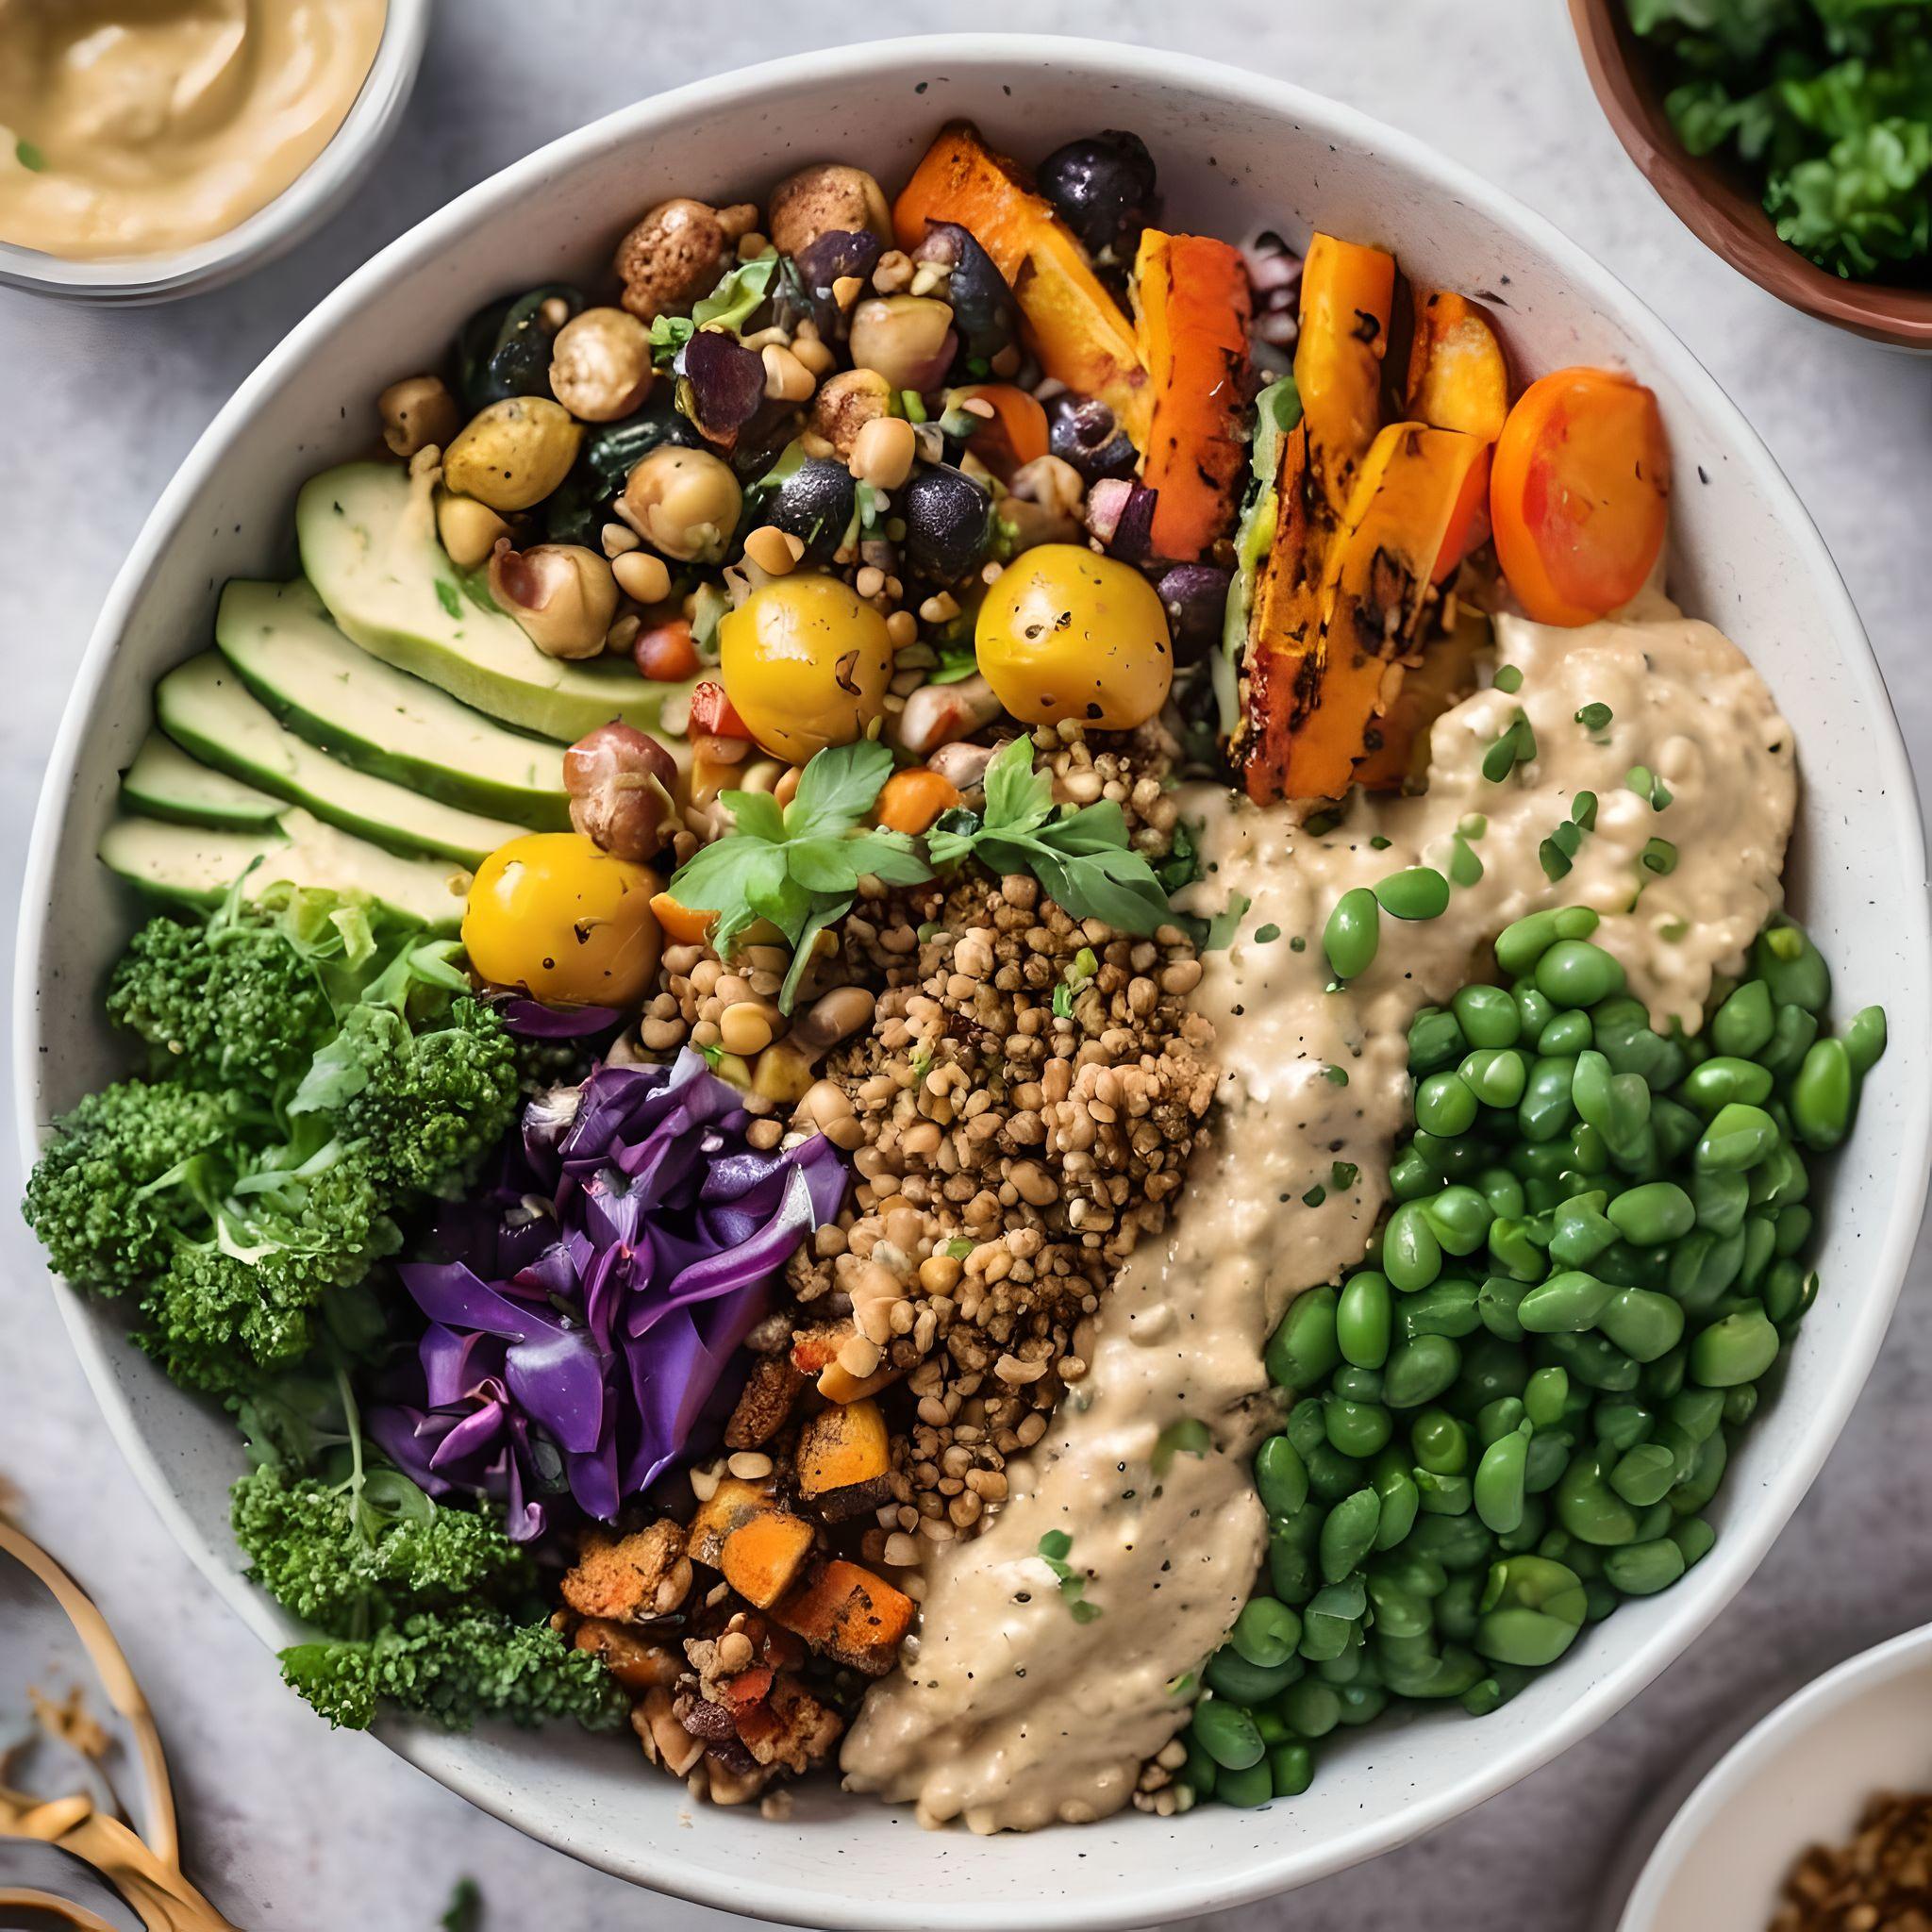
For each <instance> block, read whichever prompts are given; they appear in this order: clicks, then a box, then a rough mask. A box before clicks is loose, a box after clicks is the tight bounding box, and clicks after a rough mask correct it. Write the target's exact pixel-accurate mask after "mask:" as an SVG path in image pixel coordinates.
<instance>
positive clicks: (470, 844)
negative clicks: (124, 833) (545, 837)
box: [155, 651, 524, 866]
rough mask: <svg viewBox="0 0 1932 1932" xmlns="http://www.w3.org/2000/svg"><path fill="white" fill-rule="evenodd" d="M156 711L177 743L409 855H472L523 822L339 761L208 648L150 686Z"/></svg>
mask: <svg viewBox="0 0 1932 1932" xmlns="http://www.w3.org/2000/svg"><path fill="white" fill-rule="evenodd" d="M155 717H156V718H157V719H158V721H159V724H160V727H161V729H162V730H163V731H165V732H166V733H167V734H168V736H169V737H170V738H172V739H173V740H174V741H175V743H176V744H178V745H180V746H181V748H182V749H183V750H184V751H187V752H189V753H191V754H192V756H193V757H195V758H201V759H203V760H204V761H205V762H207V763H208V764H210V765H213V766H214V767H215V768H216V769H217V770H218V771H222V772H226V773H228V774H230V775H231V776H233V777H237V778H242V779H252V780H254V781H255V783H257V784H258V785H259V786H260V787H261V788H262V789H263V790H264V791H272V792H274V793H275V795H276V796H277V797H280V798H284V799H287V800H288V801H289V802H290V803H291V804H292V805H301V806H306V807H308V809H309V810H310V811H312V812H313V813H314V814H315V816H316V817H317V818H319V819H321V820H322V821H323V822H324V824H331V825H334V826H336V827H338V828H339V829H340V830H341V831H344V832H354V833H355V834H356V835H357V836H358V838H363V839H369V840H373V841H375V843H376V844H378V845H386V846H388V847H389V848H390V850H391V851H392V852H401V853H403V854H405V855H407V856H408V857H410V858H415V857H418V856H423V857H427V858H454V859H456V860H457V861H458V863H459V864H462V865H468V866H477V865H481V864H482V862H483V860H484V858H486V857H487V856H488V855H489V854H490V853H491V852H494V851H495V850H496V848H497V847H498V846H499V845H507V844H508V842H509V841H510V840H512V839H514V838H516V837H517V836H518V835H519V834H520V833H521V832H522V831H523V829H524V828H523V827H522V826H521V825H512V824H508V823H507V822H506V821H504V820H502V819H487V818H483V817H480V816H479V815H478V814H476V813H475V812H470V811H458V809H457V808H456V807H455V806H453V805H443V804H441V802H440V801H438V800H436V799H434V798H423V797H419V796H418V795H417V794H416V793H415V792H413V791H409V790H408V787H406V786H402V785H391V783H390V781H389V780H388V779H387V778H372V777H371V776H370V775H369V774H368V773H367V772H358V771H354V770H352V769H351V768H350V767H349V766H347V765H339V764H338V763H337V762H336V761H335V759H334V758H330V757H329V755H328V754H327V753H326V752H322V751H317V750H316V748H315V747H314V746H313V745H312V744H310V743H308V741H306V740H305V739H300V738H297V737H296V736H295V734H294V733H293V732H292V731H284V730H283V729H282V727H281V726H280V725H279V724H276V723H275V713H274V712H273V711H271V710H270V709H269V708H268V707H267V706H266V705H263V704H260V703H258V701H257V700H256V699H255V698H253V697H251V696H250V695H249V692H248V688H247V687H246V686H245V685H244V684H243V683H242V680H241V678H240V677H238V676H237V675H236V674H235V672H234V670H233V669H232V668H231V667H230V665H229V663H228V660H227V659H226V658H224V657H223V656H222V655H221V654H220V653H219V652H217V651H204V652H203V653H202V654H201V656H200V657H198V658H190V659H189V660H188V662H187V663H185V664H180V665H176V666H175V669H174V670H173V671H171V672H169V673H168V675H166V676H165V677H164V678H162V679H161V681H160V683H159V684H158V685H157V686H156V687H155Z"/></svg>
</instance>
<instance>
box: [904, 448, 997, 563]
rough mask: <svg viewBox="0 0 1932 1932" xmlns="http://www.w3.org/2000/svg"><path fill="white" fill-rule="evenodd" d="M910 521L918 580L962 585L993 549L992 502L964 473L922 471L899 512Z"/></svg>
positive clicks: (910, 559) (908, 552)
mask: <svg viewBox="0 0 1932 1932" xmlns="http://www.w3.org/2000/svg"><path fill="white" fill-rule="evenodd" d="M894 508H896V509H897V510H898V513H899V514H900V515H901V516H902V517H904V518H905V520H906V543H905V557H906V561H907V563H908V566H909V567H910V568H911V570H912V572H913V574H914V575H916V576H921V577H924V578H925V579H926V580H927V581H928V582H930V583H936V584H957V583H958V582H959V581H960V580H961V579H962V578H965V577H969V576H971V575H973V573H974V571H975V570H977V569H978V568H979V566H980V565H981V564H982V563H983V562H985V560H986V553H987V552H988V550H989V549H991V546H992V498H991V496H989V495H988V494H987V493H986V491H984V490H982V489H981V488H980V487H979V485H978V484H977V483H975V482H974V480H973V478H972V477H971V476H969V475H966V474H965V472H964V471H962V470H953V469H946V468H934V469H920V470H917V471H915V472H914V473H913V475H911V477H910V478H909V479H908V482H907V484H906V487H905V488H904V489H903V490H901V491H899V492H898V499H897V502H896V504H895V506H894Z"/></svg>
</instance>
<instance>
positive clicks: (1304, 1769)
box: [1268, 1744, 1315, 1798]
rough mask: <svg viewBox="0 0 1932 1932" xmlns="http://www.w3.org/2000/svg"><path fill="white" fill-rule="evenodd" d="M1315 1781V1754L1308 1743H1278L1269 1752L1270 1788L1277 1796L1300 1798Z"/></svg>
mask: <svg viewBox="0 0 1932 1932" xmlns="http://www.w3.org/2000/svg"><path fill="white" fill-rule="evenodd" d="M1314 1781H1315V1754H1314V1753H1313V1752H1312V1751H1310V1750H1309V1749H1308V1747H1307V1745H1306V1744H1277V1745H1276V1746H1275V1747H1274V1750H1272V1751H1271V1752H1269V1754H1268V1782H1269V1788H1270V1790H1273V1792H1274V1795H1275V1796H1276V1797H1277V1798H1298V1797H1300V1796H1301V1794H1302V1793H1303V1792H1304V1791H1305V1790H1307V1788H1308V1787H1309V1786H1310V1785H1311V1784H1313V1783H1314Z"/></svg>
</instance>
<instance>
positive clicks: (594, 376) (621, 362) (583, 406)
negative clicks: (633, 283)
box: [550, 308, 653, 423]
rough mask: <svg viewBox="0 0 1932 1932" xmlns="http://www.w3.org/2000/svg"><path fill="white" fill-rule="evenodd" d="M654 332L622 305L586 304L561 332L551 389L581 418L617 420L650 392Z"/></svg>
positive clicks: (554, 352) (554, 354)
mask: <svg viewBox="0 0 1932 1932" xmlns="http://www.w3.org/2000/svg"><path fill="white" fill-rule="evenodd" d="M652 374H653V371H652V368H651V332H650V330H649V329H648V328H646V327H645V326H644V325H643V324H642V323H641V322H640V321H639V320H638V319H637V317H636V316H635V315H629V314H626V313H625V310H623V309H622V308H586V309H585V310H584V312H583V313H582V314H581V315H577V316H574V317H572V319H571V320H570V321H569V322H567V323H565V324H564V325H563V326H562V328H560V329H559V330H558V332H557V341H556V344H555V345H554V347H553V348H552V351H551V357H550V390H551V393H552V394H553V395H555V396H556V398H557V400H558V402H559V403H561V404H562V405H563V407H564V408H566V409H568V410H569V411H570V412H571V414H572V415H573V416H575V418H576V419H577V421H578V422H580V423H615V422H616V421H617V420H618V418H619V417H621V416H628V415H629V414H630V412H631V411H632V410H633V409H635V408H637V407H638V405H639V404H640V403H641V402H642V401H643V399H644V398H645V396H647V395H648V394H649V393H650V391H651V377H652Z"/></svg>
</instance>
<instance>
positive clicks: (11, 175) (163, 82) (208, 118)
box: [0, 0, 388, 259]
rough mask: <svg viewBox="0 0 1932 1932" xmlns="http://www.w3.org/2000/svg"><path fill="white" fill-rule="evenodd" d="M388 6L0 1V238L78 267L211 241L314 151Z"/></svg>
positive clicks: (370, 57)
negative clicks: (72, 261)
mask: <svg viewBox="0 0 1932 1932" xmlns="http://www.w3.org/2000/svg"><path fill="white" fill-rule="evenodd" d="M387 12H388V0H0V242H14V243H16V244H17V245H18V246H20V247H23V248H37V249H40V250H41V251H42V253H43V254H47V255H58V256H64V257H67V258H73V259H84V258H92V257H97V256H118V255H158V254H164V253H168V252H170V251H172V250H175V249H179V248H188V247H192V246H193V245H194V244H195V243H197V242H208V241H212V240H213V239H214V238H215V237H216V236H218V235H225V234H226V233H227V231H228V230H229V229H230V228H233V227H234V226H236V225H238V224H239V223H241V222H242V221H244V220H245V219H246V218H247V217H248V216H250V215H252V214H254V213H255V212H256V211H257V210H258V209H259V208H266V207H267V206H268V204H269V203H270V202H271V201H273V200H274V199H275V196H276V195H278V194H280V193H281V192H282V191H283V190H284V189H286V188H288V187H289V186H290V185H291V183H292V182H293V181H294V180H295V177H296V176H297V175H300V174H301V173H302V172H303V171H304V170H305V169H306V168H307V167H308V165H309V163H310V162H311V161H313V160H314V159H315V158H316V157H317V156H318V155H319V154H321V152H322V151H323V149H324V148H325V147H326V146H327V145H328V143H329V141H330V139H331V138H332V137H333V136H334V134H335V131H336V129H337V128H339V127H340V126H341V125H342V121H343V118H344V117H345V116H346V115H347V113H348V111H349V109H350V108H351V107H352V106H353V105H354V103H355V99H356V96H357V94H358V92H360V91H361V87H362V83H363V82H364V81H365V80H366V79H367V78H368V77H369V70H370V68H371V67H372V66H373V65H374V64H375V52H376V48H377V46H378V44H379V43H380V42H381V40H382V29H383V22H384V19H385V16H386V15H387Z"/></svg>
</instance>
